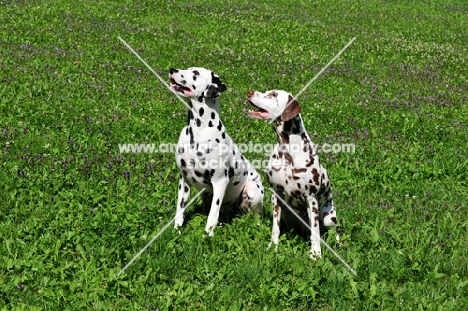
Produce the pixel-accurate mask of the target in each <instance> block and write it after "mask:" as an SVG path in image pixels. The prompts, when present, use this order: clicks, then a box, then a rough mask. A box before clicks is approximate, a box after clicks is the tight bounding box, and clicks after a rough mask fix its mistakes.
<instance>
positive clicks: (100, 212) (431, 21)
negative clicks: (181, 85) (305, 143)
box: [0, 0, 468, 311]
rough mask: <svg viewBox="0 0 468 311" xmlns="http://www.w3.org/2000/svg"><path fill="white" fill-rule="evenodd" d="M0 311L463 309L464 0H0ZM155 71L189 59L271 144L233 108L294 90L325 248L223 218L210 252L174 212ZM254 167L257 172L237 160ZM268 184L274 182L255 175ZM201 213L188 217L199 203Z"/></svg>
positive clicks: (467, 25) (198, 219)
mask: <svg viewBox="0 0 468 311" xmlns="http://www.w3.org/2000/svg"><path fill="white" fill-rule="evenodd" d="M0 12H1V13H0V17H1V21H2V22H1V23H0V66H1V69H0V157H1V161H0V165H1V166H0V169H1V172H0V237H1V240H0V310H443V311H446V310H467V309H468V294H467V292H468V230H467V227H468V224H467V217H466V215H467V211H468V208H467V202H468V189H467V182H466V180H467V179H468V174H467V172H468V143H467V138H468V106H467V103H468V74H467V71H466V70H467V68H468V50H467V49H468V35H467V32H466V30H467V29H468V4H467V3H466V1H462V0H458V1H452V0H447V1H446V0H431V1H419V0H416V1H385V0H380V1H377V0H370V1H363V0H358V1H345V0H339V1H325V0H318V1H305V0H298V1H287V0H278V1H271V2H265V1H259V2H252V1H246V0H232V1H230V2H229V3H228V2H226V1H220V0H212V1H209V2H208V1H201V0H192V1H189V2H183V1H174V0H172V1H146V0H143V1H134V2H132V1H129V0H124V1H65V0H58V1H1V0H0ZM118 36H121V37H122V38H123V39H124V40H126V41H127V42H128V43H129V44H130V45H131V46H132V47H133V48H134V49H135V50H136V51H137V52H138V53H139V54H140V55H141V56H142V57H143V58H144V59H145V60H146V61H147V62H148V63H149V64H150V65H151V66H152V67H153V68H155V70H157V71H158V72H162V75H163V77H164V78H166V77H167V75H166V72H168V69H169V68H170V67H177V68H186V67H190V66H201V67H206V68H209V69H211V70H213V71H215V72H216V73H218V74H219V75H220V76H221V78H222V80H223V81H224V82H225V83H226V84H227V85H228V91H227V92H225V93H224V94H223V95H222V97H221V98H220V99H221V117H222V119H223V121H224V124H225V125H226V127H227V129H228V132H229V133H230V135H231V137H232V138H233V139H234V140H235V141H236V142H237V143H248V142H254V143H257V142H258V143H274V142H275V140H276V138H275V135H274V133H273V131H272V130H271V128H270V126H268V125H267V123H264V122H260V121H254V120H251V119H249V118H247V117H246V116H245V109H246V107H247V106H246V93H247V91H248V90H249V89H256V90H260V91H265V90H267V89H284V90H287V91H289V92H291V93H297V92H299V91H300V90H301V89H302V88H303V87H304V86H305V85H306V83H307V82H308V81H309V80H310V79H312V78H313V77H314V76H315V74H316V73H317V72H318V71H319V70H320V69H321V68H322V67H323V66H324V65H325V64H326V63H327V62H328V61H329V60H330V59H331V58H332V57H333V56H334V55H335V54H336V53H337V52H338V51H339V50H340V49H341V48H342V47H343V46H344V45H345V44H346V43H347V42H348V41H349V40H351V39H352V38H353V37H357V39H356V41H355V42H354V43H353V44H352V45H351V46H350V47H349V48H348V49H347V50H346V51H345V52H344V53H343V55H341V57H340V58H339V59H338V60H337V61H336V62H334V63H333V64H332V65H331V66H330V68H329V69H328V70H327V71H326V72H325V73H323V74H322V75H321V76H320V77H319V78H318V79H317V80H316V81H315V82H314V83H313V84H312V85H311V86H310V87H309V88H308V89H307V90H306V91H305V92H304V93H303V94H302V95H301V96H300V97H299V102H300V103H301V105H302V108H303V109H302V110H303V113H302V116H303V118H304V120H305V123H306V125H307V129H308V131H309V132H310V134H311V138H312V140H313V141H314V142H315V143H317V144H324V143H330V144H334V143H352V144H355V146H356V152H355V153H322V154H321V159H322V163H323V165H324V166H325V167H326V168H327V169H328V171H329V173H330V175H331V181H332V186H333V188H334V193H335V194H334V198H335V204H336V206H337V209H338V219H339V224H340V225H339V227H338V229H337V230H338V232H339V233H340V236H341V242H342V243H341V244H340V245H336V244H335V243H334V239H333V237H332V236H331V235H325V236H324V238H325V239H326V240H327V241H329V242H330V244H331V246H332V247H333V248H334V249H335V250H336V251H337V253H338V254H340V256H342V257H343V259H344V260H346V261H347V262H348V263H349V264H350V265H351V266H352V267H353V269H355V270H356V272H357V276H354V275H353V274H351V273H350V272H349V271H348V270H347V269H346V268H345V267H344V266H343V265H342V264H341V263H340V261H339V260H338V259H336V258H335V256H334V255H333V254H332V253H331V252H329V251H328V250H326V249H325V248H323V258H322V259H321V260H319V261H317V262H314V261H311V260H310V259H309V258H308V250H309V247H310V246H309V242H308V241H307V240H306V239H303V238H302V237H299V236H297V235H295V234H294V233H292V232H287V233H286V232H284V234H282V236H281V241H280V246H279V248H278V252H277V253H275V252H273V251H272V250H268V251H267V250H265V249H266V246H267V245H268V242H269V239H270V232H271V206H270V205H269V198H270V193H269V192H267V194H266V198H265V206H266V208H265V215H264V217H263V219H262V220H261V222H259V223H258V222H257V220H256V219H254V218H253V217H251V216H250V215H236V216H235V217H234V218H233V219H223V220H222V225H220V226H219V227H218V228H216V229H215V236H214V237H213V238H204V237H203V233H204V226H205V224H206V215H205V214H203V213H202V212H200V211H199V210H200V209H199V208H198V207H196V208H191V209H190V212H189V213H188V217H187V218H186V223H185V225H184V227H182V230H181V234H180V235H179V234H177V233H176V232H175V231H174V230H172V227H171V229H170V230H167V231H165V232H164V233H163V234H162V235H161V237H160V238H159V239H157V240H156V241H155V242H154V244H153V245H152V246H151V247H150V248H149V249H148V250H146V252H144V253H143V254H142V255H141V256H140V257H139V258H138V260H136V261H135V262H134V263H133V264H132V265H131V266H130V267H129V268H128V269H127V270H126V271H125V272H124V273H123V274H122V275H120V276H117V274H118V272H119V271H120V270H121V268H122V267H123V266H124V265H125V264H127V263H128V262H129V261H130V260H131V259H132V258H133V257H134V256H135V254H136V253H137V252H138V251H139V250H141V249H142V247H143V246H144V245H146V243H148V242H149V241H150V239H151V238H152V237H153V236H154V235H155V234H156V233H157V232H158V231H159V230H160V229H161V228H162V227H163V226H164V225H165V224H166V223H167V222H169V221H170V220H171V219H172V218H173V216H174V214H175V205H176V198H177V179H178V171H177V168H176V165H175V161H174V155H173V154H169V153H153V154H148V153H141V154H131V153H126V154H121V153H120V152H119V148H118V145H119V144H122V143H144V142H147V143H155V144H161V143H175V142H176V141H177V138H178V135H179V132H180V130H181V129H182V128H183V126H184V125H185V122H186V114H187V109H186V108H185V107H184V106H183V105H182V104H181V103H180V102H179V101H178V99H177V98H175V96H173V94H171V93H170V92H169V91H168V90H167V89H165V87H164V86H163V85H162V84H161V83H160V82H159V81H158V80H157V79H156V78H155V77H154V75H153V74H152V73H151V72H150V71H149V70H148V69H147V68H146V67H145V66H144V65H143V64H142V63H141V62H140V61H139V60H138V59H137V58H136V57H135V56H134V55H133V54H132V53H131V52H130V51H129V50H128V49H127V48H126V47H125V46H124V45H123V44H122V43H121V42H120V41H119V40H118ZM245 155H246V156H247V157H248V158H249V159H250V160H254V159H261V160H262V159H265V155H263V154H259V153H254V152H251V153H246V154H245ZM265 185H266V186H267V187H268V185H267V184H266V181H265ZM198 205H199V203H198Z"/></svg>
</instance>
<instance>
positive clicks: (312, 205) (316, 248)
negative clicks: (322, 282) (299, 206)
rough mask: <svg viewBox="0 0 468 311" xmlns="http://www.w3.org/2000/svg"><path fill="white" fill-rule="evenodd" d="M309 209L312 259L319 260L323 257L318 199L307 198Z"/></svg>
mask: <svg viewBox="0 0 468 311" xmlns="http://www.w3.org/2000/svg"><path fill="white" fill-rule="evenodd" d="M307 203H308V205H309V206H308V208H307V214H308V216H309V225H310V231H311V232H310V242H311V249H310V258H311V259H314V260H317V259H319V258H321V257H322V250H321V248H320V221H319V205H318V201H317V198H315V197H309V198H307Z"/></svg>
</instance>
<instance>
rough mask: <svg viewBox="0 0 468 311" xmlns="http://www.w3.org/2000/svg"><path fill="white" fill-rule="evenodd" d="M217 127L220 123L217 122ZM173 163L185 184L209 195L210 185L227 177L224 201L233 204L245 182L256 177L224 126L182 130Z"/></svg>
mask: <svg viewBox="0 0 468 311" xmlns="http://www.w3.org/2000/svg"><path fill="white" fill-rule="evenodd" d="M219 124H221V122H219ZM176 163H177V166H178V168H179V170H180V172H181V174H182V176H183V178H184V180H185V182H187V183H188V184H189V185H191V186H193V187H195V188H197V189H199V190H201V189H203V188H204V189H205V190H206V191H207V192H208V193H212V191H213V188H212V183H213V182H216V181H217V180H219V179H222V178H228V179H229V183H228V186H227V189H226V195H225V199H224V201H225V202H226V203H230V202H231V203H233V202H235V201H236V200H238V199H239V195H240V194H241V192H242V189H243V187H244V185H245V184H246V182H247V181H249V180H256V179H257V178H260V176H259V175H258V173H257V172H256V171H255V170H254V169H252V168H251V166H250V163H249V162H248V161H247V160H246V159H245V158H244V156H243V155H242V154H241V153H240V151H239V150H238V148H237V146H236V145H235V144H234V142H233V141H232V139H231V138H230V137H229V135H228V134H227V133H226V131H225V130H224V127H222V126H219V130H218V126H217V125H216V126H213V127H210V126H205V128H204V129H203V130H202V131H200V129H199V128H198V129H196V130H195V129H194V128H192V127H191V126H187V127H185V128H184V129H183V130H182V132H181V134H180V137H179V142H178V144H177V150H176Z"/></svg>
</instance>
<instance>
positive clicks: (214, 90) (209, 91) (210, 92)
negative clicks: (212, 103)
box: [203, 72, 227, 98]
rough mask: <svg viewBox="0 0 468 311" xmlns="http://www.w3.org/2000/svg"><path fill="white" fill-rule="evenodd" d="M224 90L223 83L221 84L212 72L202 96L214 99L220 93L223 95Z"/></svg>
mask: <svg viewBox="0 0 468 311" xmlns="http://www.w3.org/2000/svg"><path fill="white" fill-rule="evenodd" d="M226 90H227V87H226V85H225V84H224V83H223V82H221V80H220V79H219V77H218V76H217V75H215V74H214V73H213V72H212V73H211V83H210V84H209V85H208V87H207V88H206V90H205V92H203V95H204V97H206V98H215V97H218V96H219V95H221V93H223V92H224V91H226Z"/></svg>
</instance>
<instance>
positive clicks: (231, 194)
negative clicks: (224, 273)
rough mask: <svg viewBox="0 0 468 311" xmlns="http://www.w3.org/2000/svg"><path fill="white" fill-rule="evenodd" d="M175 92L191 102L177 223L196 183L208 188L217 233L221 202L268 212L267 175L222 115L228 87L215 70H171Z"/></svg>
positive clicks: (180, 156) (180, 162)
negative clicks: (242, 149) (264, 177)
mask: <svg viewBox="0 0 468 311" xmlns="http://www.w3.org/2000/svg"><path fill="white" fill-rule="evenodd" d="M169 80H170V83H171V90H172V91H173V92H174V93H175V94H176V95H178V96H181V97H182V98H185V100H186V101H187V102H188V104H189V106H190V110H189V112H188V124H187V126H186V127H185V128H184V129H183V130H182V132H181V133H180V136H179V142H178V144H177V151H176V162H177V166H178V168H179V171H180V181H179V190H178V198H177V211H176V219H175V227H176V228H177V227H178V226H181V225H182V223H183V221H184V216H183V213H184V210H185V208H186V204H187V201H188V198H189V195H190V187H195V188H196V189H198V190H201V189H205V191H204V193H203V194H202V200H203V206H204V207H205V208H207V207H209V214H208V221H207V224H206V228H205V231H206V232H207V233H208V234H209V235H210V236H212V235H213V229H214V227H216V225H217V224H218V217H219V213H220V209H221V206H222V205H223V206H235V205H237V206H239V207H240V208H241V209H242V210H243V211H245V212H250V211H253V212H255V213H257V214H259V215H260V214H262V212H263V195H264V189H263V185H262V181H261V177H260V175H259V174H258V172H257V171H256V170H255V169H254V168H253V167H252V166H251V165H250V163H249V161H248V160H247V159H246V158H245V157H244V156H243V155H242V154H241V153H240V152H239V149H238V148H237V146H236V145H235V144H234V142H233V141H232V139H231V137H229V135H228V134H227V132H226V128H225V127H224V125H223V123H222V122H221V120H220V117H219V100H218V96H219V95H220V94H221V93H223V92H224V91H226V85H225V84H223V83H222V82H221V80H220V79H219V77H218V76H217V75H215V74H214V73H213V72H212V71H210V70H207V69H205V68H196V67H192V68H189V69H187V70H180V69H175V68H171V69H170V73H169Z"/></svg>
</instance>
